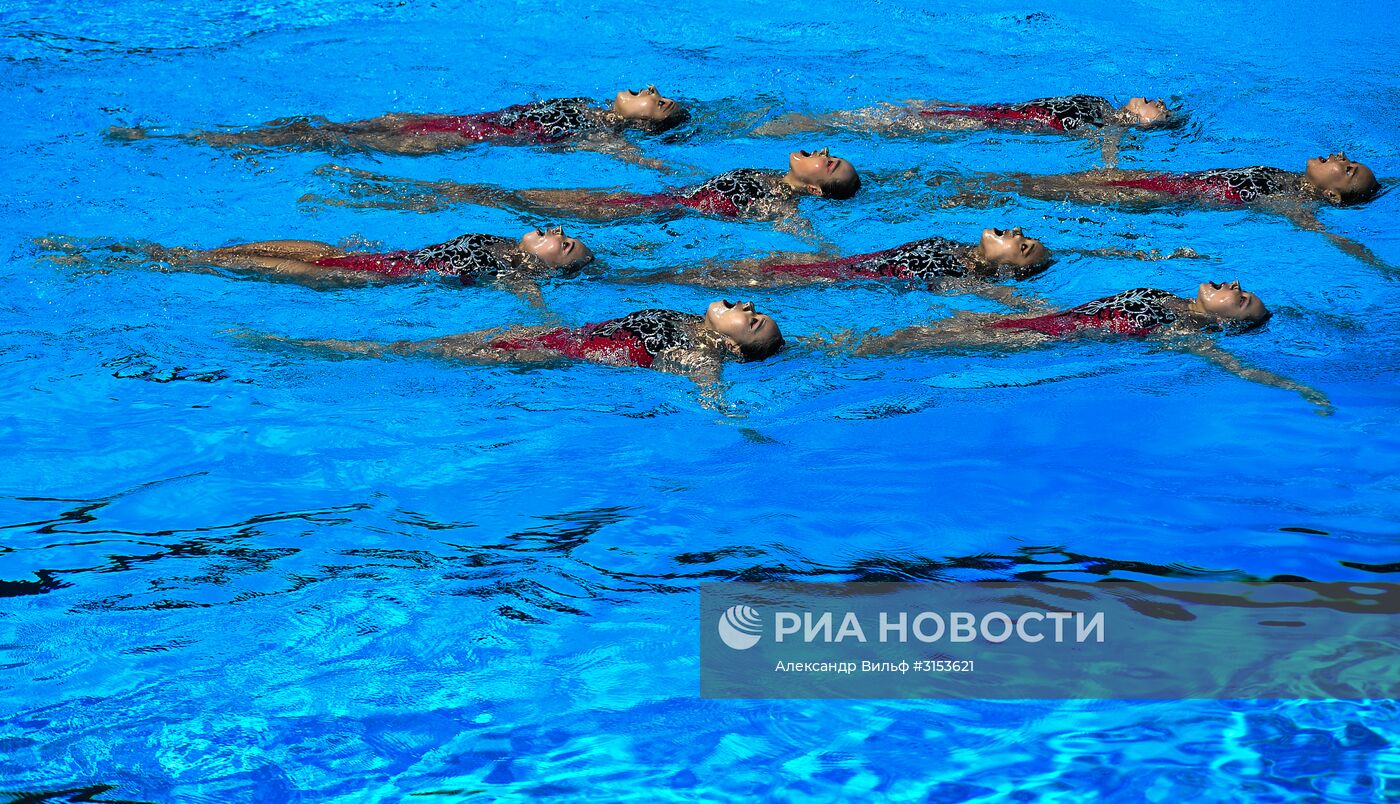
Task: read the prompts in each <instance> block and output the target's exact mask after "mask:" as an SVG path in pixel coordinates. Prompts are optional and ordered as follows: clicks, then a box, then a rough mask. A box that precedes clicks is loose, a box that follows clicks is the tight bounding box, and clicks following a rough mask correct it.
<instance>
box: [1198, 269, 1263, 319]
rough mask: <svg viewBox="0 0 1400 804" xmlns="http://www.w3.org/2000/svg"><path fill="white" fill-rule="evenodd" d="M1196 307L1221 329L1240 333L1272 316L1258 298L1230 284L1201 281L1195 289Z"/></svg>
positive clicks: (1234, 284)
mask: <svg viewBox="0 0 1400 804" xmlns="http://www.w3.org/2000/svg"><path fill="white" fill-rule="evenodd" d="M1196 304H1197V305H1198V306H1199V307H1200V308H1201V309H1202V310H1204V311H1205V313H1206V314H1207V315H1209V316H1211V317H1213V318H1215V319H1217V320H1218V321H1219V323H1220V325H1221V326H1222V327H1226V328H1228V329H1230V330H1232V331H1235V332H1244V331H1245V330H1250V329H1253V328H1255V327H1257V326H1261V325H1263V323H1264V322H1265V321H1268V320H1269V316H1271V315H1273V313H1270V312H1269V308H1267V307H1265V306H1264V303H1263V302H1262V301H1259V297H1258V296H1255V295H1254V294H1253V293H1250V292H1249V291H1247V290H1245V289H1244V288H1241V287H1240V282H1239V280H1238V279H1237V280H1235V281H1234V282H1202V283H1201V286H1200V288H1198V289H1197V290H1196Z"/></svg>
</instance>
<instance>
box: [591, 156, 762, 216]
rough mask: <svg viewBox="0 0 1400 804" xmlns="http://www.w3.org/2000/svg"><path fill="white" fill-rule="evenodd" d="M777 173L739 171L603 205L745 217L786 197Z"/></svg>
mask: <svg viewBox="0 0 1400 804" xmlns="http://www.w3.org/2000/svg"><path fill="white" fill-rule="evenodd" d="M782 177H783V174H782V173H780V172H779V171H776V170H757V169H754V168H739V169H738V170H730V171H726V172H724V173H721V174H719V175H718V176H715V177H713V178H711V179H709V180H708V181H706V182H704V183H703V184H697V185H695V186H694V187H688V188H683V189H678V190H671V191H668V192H664V193H653V194H650V195H628V194H624V195H616V196H612V197H611V198H608V199H606V200H605V201H604V203H607V204H612V205H616V206H633V207H643V208H648V209H658V210H662V209H674V208H676V207H683V208H688V209H693V210H695V211H697V212H704V213H707V214H710V215H720V216H723V217H726V218H740V217H747V216H749V215H751V214H756V213H759V212H762V210H760V209H756V207H758V206H759V204H760V202H762V201H764V200H766V199H772V198H786V197H787V196H788V194H789V188H788V186H787V185H786V184H783V181H782Z"/></svg>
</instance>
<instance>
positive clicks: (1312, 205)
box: [935, 152, 1391, 270]
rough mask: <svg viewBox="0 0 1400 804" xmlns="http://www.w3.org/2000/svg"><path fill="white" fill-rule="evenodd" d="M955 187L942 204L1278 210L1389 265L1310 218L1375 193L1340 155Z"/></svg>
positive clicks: (1352, 251)
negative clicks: (993, 200) (1003, 201)
mask: <svg viewBox="0 0 1400 804" xmlns="http://www.w3.org/2000/svg"><path fill="white" fill-rule="evenodd" d="M935 183H937V184H942V183H943V180H942V179H938V180H936V182H935ZM955 186H956V187H957V188H958V192H956V193H955V194H954V195H953V196H951V197H950V198H948V199H946V200H945V201H944V202H943V205H944V206H955V205H982V204H985V203H987V202H988V201H989V200H990V197H989V196H988V195H987V192H988V191H991V192H993V193H1014V194H1017V195H1021V196H1024V197H1027V198H1036V199H1040V200H1043V201H1070V202H1074V203H1079V204H1112V205H1115V206H1118V207H1121V208H1123V209H1125V210H1129V211H1135V212H1146V211H1152V210H1158V209H1163V208H1170V207H1190V208H1195V209H1253V210H1258V211H1261V212H1268V213H1273V214H1277V215H1282V216H1284V217H1286V218H1287V219H1288V220H1290V221H1292V222H1293V223H1294V224H1295V225H1296V226H1298V227H1299V228H1301V229H1305V230H1307V231H1312V232H1319V233H1321V234H1323V235H1325V236H1326V237H1327V239H1328V240H1330V241H1331V242H1332V243H1333V245H1335V246H1337V247H1338V248H1340V249H1341V250H1342V251H1344V252H1345V253H1347V254H1349V255H1351V256H1353V257H1356V258H1357V259H1360V260H1362V261H1363V262H1366V263H1368V264H1370V265H1372V266H1375V267H1377V268H1381V269H1385V270H1391V269H1390V266H1388V265H1386V263H1385V262H1384V261H1382V260H1381V259H1380V258H1379V257H1377V256H1376V255H1375V254H1374V253H1372V252H1371V250H1370V249H1368V248H1366V246H1364V245H1362V244H1361V243H1357V242H1356V241H1354V240H1351V239H1349V238H1346V237H1344V236H1342V235H1339V234H1336V233H1335V232H1332V231H1329V230H1328V229H1327V228H1326V227H1325V226H1323V224H1322V222H1321V221H1320V220H1319V219H1318V217H1317V210H1318V208H1319V207H1320V206H1323V205H1330V206H1339V207H1344V206H1353V205H1357V204H1362V203H1365V202H1367V201H1369V200H1371V199H1372V198H1374V197H1375V196H1376V194H1377V193H1378V192H1379V191H1380V186H1381V185H1380V182H1379V181H1377V179H1376V174H1375V173H1374V172H1372V171H1371V169H1370V168H1368V167H1366V166H1365V165H1363V164H1361V163H1360V162H1356V161H1353V160H1351V159H1349V158H1347V155H1346V154H1345V153H1340V152H1339V153H1335V154H1332V155H1330V156H1318V157H1314V158H1312V159H1309V160H1307V163H1306V164H1305V165H1304V168H1303V171H1302V172H1294V171H1290V170H1284V169H1282V168H1276V167H1268V166H1262V165H1256V166H1253V167H1241V168H1218V169H1214V170H1201V171H1193V172H1172V171H1162V170H1117V169H1112V168H1101V169H1098V170H1090V171H1085V172H1081V173H1061V174H1051V175H1036V174H1030V173H1011V174H1004V175H995V174H994V175H990V176H985V177H981V178H979V179H977V180H971V181H967V180H958V181H957V182H955Z"/></svg>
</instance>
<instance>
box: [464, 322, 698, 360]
mask: <svg viewBox="0 0 1400 804" xmlns="http://www.w3.org/2000/svg"><path fill="white" fill-rule="evenodd" d="M702 320H703V317H702V316H698V315H693V314H691V313H678V312H676V311H674V310H640V311H638V312H635V313H630V314H628V315H626V316H623V317H622V318H614V319H612V320H610V321H603V322H601V323H598V324H587V325H585V326H582V327H576V328H567V327H566V328H561V329H556V330H551V331H549V332H544V333H541V334H539V335H528V336H525V337H521V338H501V339H498V340H495V341H492V342H491V343H490V344H489V345H490V346H491V348H493V349H503V350H530V351H540V352H553V353H555V354H558V355H562V356H564V357H572V358H574V359H576V360H589V361H592V362H595V363H608V364H610V365H614V366H637V367H639V368H651V364H652V363H653V362H654V361H655V360H656V357H657V356H658V355H660V354H661V353H662V352H665V351H666V350H668V349H675V348H677V347H684V348H694V347H695V346H696V341H695V329H696V326H697V325H698V324H699V323H700V322H701V321H702Z"/></svg>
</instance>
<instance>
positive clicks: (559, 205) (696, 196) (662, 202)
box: [304, 148, 860, 221]
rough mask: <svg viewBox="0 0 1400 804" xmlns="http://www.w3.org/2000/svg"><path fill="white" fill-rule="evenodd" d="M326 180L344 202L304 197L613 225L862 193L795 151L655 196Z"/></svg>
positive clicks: (844, 175) (850, 171) (356, 177)
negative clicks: (772, 165)
mask: <svg viewBox="0 0 1400 804" xmlns="http://www.w3.org/2000/svg"><path fill="white" fill-rule="evenodd" d="M322 172H323V173H324V174H325V175H328V176H330V177H332V178H336V179H340V180H342V181H344V182H345V183H346V186H345V191H346V193H347V194H348V195H349V196H350V198H349V199H326V198H315V197H312V198H308V199H304V200H312V201H320V202H322V203H327V204H333V205H336V206H351V207H373V208H381V209H412V210H418V211H429V210H437V209H442V208H444V207H447V206H450V205H453V204H477V205H480V206H488V207H503V208H508V209H517V210H520V211H522V212H527V213H530V214H534V215H541V216H547V217H551V218H576V219H580V220H590V221H611V220H619V219H622V218H634V217H639V216H645V215H659V216H666V217H670V216H675V215H678V214H682V213H687V212H698V213H702V214H706V215H715V216H718V217H721V218H747V219H753V220H781V219H784V218H792V217H795V216H796V215H797V202H798V200H799V199H801V198H803V197H808V196H811V197H816V198H824V199H831V200H844V199H847V198H851V197H852V196H854V195H855V194H856V192H857V191H859V190H860V175H859V174H857V173H856V169H855V168H854V167H852V166H851V163H850V162H848V161H846V160H845V159H839V158H837V157H834V156H832V155H831V154H830V153H829V152H828V150H827V149H825V148H823V149H822V150H820V151H793V152H792V153H791V154H789V155H788V169H787V170H786V171H781V170H759V169H754V168H740V169H738V170H730V171H727V172H725V173H721V174H719V175H718V176H715V177H713V178H711V179H709V180H708V181H705V182H702V183H701V184H697V185H694V186H691V187H681V188H676V189H672V190H666V191H663V192H659V193H631V192H610V191H607V190H509V189H505V188H501V187H496V186H494V185H490V184H459V183H457V182H453V181H436V182H425V181H417V180H414V179H400V178H394V177H392V176H381V175H378V174H374V173H368V172H365V171H361V170H351V169H349V168H342V167H332V168H328V169H323V171H322Z"/></svg>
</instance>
